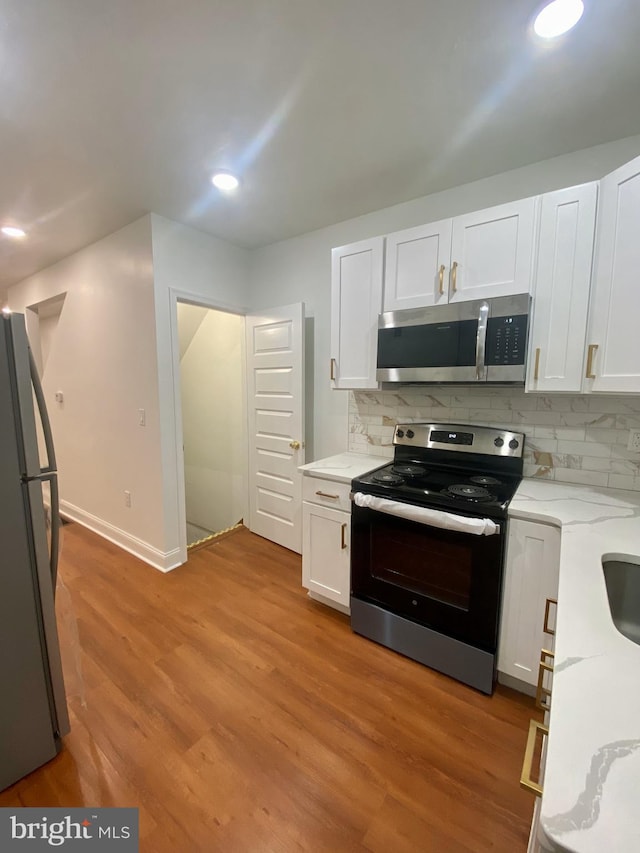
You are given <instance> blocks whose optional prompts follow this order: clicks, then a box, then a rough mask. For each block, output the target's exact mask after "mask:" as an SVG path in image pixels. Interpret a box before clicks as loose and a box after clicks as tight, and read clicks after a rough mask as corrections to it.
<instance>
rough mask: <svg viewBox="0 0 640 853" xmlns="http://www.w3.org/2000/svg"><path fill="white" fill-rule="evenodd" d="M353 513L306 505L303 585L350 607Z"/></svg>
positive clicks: (303, 541) (303, 509)
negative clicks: (350, 556) (350, 555)
mask: <svg viewBox="0 0 640 853" xmlns="http://www.w3.org/2000/svg"><path fill="white" fill-rule="evenodd" d="M350 542H351V514H350V513H348V512H342V511H341V510H337V509H329V507H325V506H317V505H316V504H311V503H307V501H305V502H304V503H303V504H302V586H304V587H305V588H306V589H308V590H309V591H310V592H315V593H317V594H318V595H321V596H323V598H328V599H330V600H331V601H336V602H337V603H338V604H342V605H343V606H344V607H349V596H350V592H351V571H350V563H349V559H350V558H349V554H350V551H351V547H350Z"/></svg>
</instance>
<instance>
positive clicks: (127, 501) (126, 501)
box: [124, 489, 131, 507]
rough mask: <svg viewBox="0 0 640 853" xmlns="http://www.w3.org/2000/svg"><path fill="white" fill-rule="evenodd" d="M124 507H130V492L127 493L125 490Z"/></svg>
mask: <svg viewBox="0 0 640 853" xmlns="http://www.w3.org/2000/svg"><path fill="white" fill-rule="evenodd" d="M124 505H125V506H128V507H130V506H131V492H128V491H127V490H126V489H125V492H124Z"/></svg>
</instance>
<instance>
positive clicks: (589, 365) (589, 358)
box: [586, 344, 598, 379]
mask: <svg viewBox="0 0 640 853" xmlns="http://www.w3.org/2000/svg"><path fill="white" fill-rule="evenodd" d="M597 349H598V344H589V349H588V350H587V372H586V377H587V379H595V378H596V375H595V373H594V372H593V359H594V356H595V354H596V350H597Z"/></svg>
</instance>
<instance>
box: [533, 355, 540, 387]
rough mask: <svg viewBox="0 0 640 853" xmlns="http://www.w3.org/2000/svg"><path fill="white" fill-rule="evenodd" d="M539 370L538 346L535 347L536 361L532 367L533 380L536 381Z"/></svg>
mask: <svg viewBox="0 0 640 853" xmlns="http://www.w3.org/2000/svg"><path fill="white" fill-rule="evenodd" d="M539 370H540V347H536V363H535V367H534V368H533V378H534V381H535V382H537V381H538V372H539Z"/></svg>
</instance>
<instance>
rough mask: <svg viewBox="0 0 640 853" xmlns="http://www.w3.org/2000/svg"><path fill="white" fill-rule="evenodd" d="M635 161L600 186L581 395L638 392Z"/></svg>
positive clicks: (639, 231) (639, 250) (639, 242)
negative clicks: (582, 393) (583, 383)
mask: <svg viewBox="0 0 640 853" xmlns="http://www.w3.org/2000/svg"><path fill="white" fill-rule="evenodd" d="M638 317H640V157H637V158H636V159H635V160H632V161H631V162H630V163H627V164H626V165H625V166H622V167H621V168H619V169H617V170H616V171H615V172H612V173H611V174H610V175H607V176H606V177H605V178H603V179H602V181H601V182H600V212H599V216H598V233H597V238H596V263H595V274H594V282H593V298H592V302H591V312H590V328H589V334H588V336H587V344H588V346H590V347H591V350H590V353H589V357H588V359H587V362H588V363H587V368H590V370H589V369H588V370H587V371H586V372H587V373H588V374H590V375H589V376H587V378H586V379H585V386H584V390H585V391H614V392H618V393H620V392H632V393H635V394H638V393H640V334H639V333H638Z"/></svg>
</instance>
